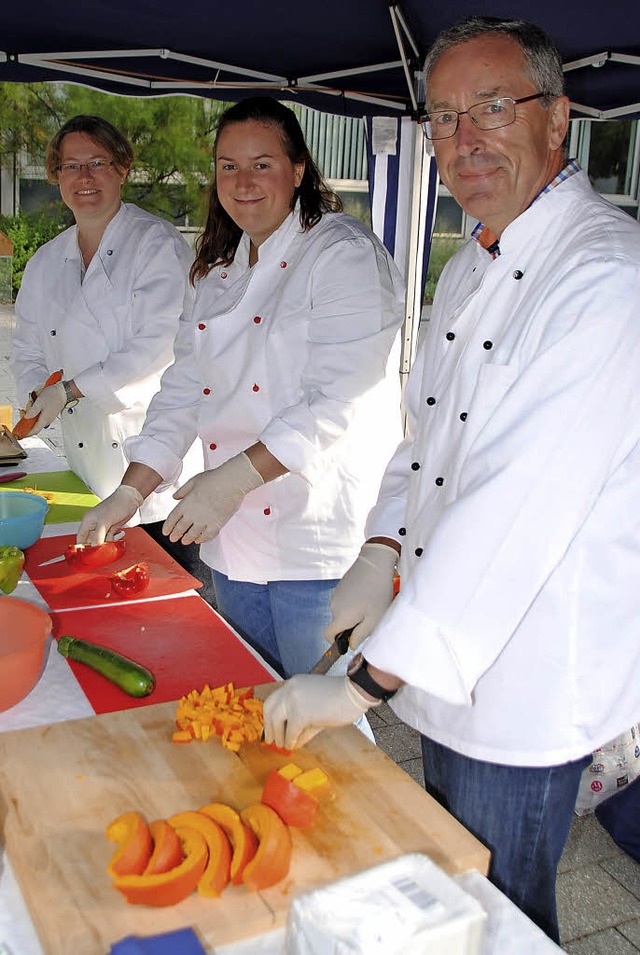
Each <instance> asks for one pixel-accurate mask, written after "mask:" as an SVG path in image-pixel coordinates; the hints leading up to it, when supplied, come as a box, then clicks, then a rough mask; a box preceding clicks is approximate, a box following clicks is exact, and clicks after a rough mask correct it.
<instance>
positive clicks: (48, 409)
mask: <svg viewBox="0 0 640 955" xmlns="http://www.w3.org/2000/svg"><path fill="white" fill-rule="evenodd" d="M66 403H67V394H66V392H65V390H64V385H63V384H62V382H61V381H58V382H56V384H55V385H48V386H47V387H46V388H43V389H42V391H41V392H40V394H39V395H38V397H37V398H36V400H35V401H34V402H33V404H32V405H31V407H29V406H27V408H28V410H27V414H28V415H29V417H30V418H35V419H36V421H35V423H34V425H33V427H32V429H31V431H30V432H29V435H28V437H30V436H31V435H33V434H38V432H39V431H42V429H43V428H46V427H47V425H50V424H51V422H52V421H55V419H56V418H57V417H58V415H59V414H60V412H61V411H62V409H63V408H64V406H65V405H66Z"/></svg>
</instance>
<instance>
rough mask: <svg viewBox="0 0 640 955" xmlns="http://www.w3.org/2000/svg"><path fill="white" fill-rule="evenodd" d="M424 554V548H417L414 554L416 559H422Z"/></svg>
mask: <svg viewBox="0 0 640 955" xmlns="http://www.w3.org/2000/svg"><path fill="white" fill-rule="evenodd" d="M423 553H424V548H422V547H416V549H415V550H414V554H415V555H416V557H422V554H423Z"/></svg>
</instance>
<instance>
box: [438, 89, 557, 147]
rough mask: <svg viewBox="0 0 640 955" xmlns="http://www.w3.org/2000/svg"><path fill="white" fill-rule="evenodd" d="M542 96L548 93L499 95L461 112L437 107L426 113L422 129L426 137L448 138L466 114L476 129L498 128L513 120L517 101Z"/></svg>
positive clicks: (525, 100) (527, 100) (528, 101)
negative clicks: (519, 95)
mask: <svg viewBox="0 0 640 955" xmlns="http://www.w3.org/2000/svg"><path fill="white" fill-rule="evenodd" d="M543 96H549V94H548V93H532V94H531V96H521V97H520V99H513V97H511V96H501V97H500V98H499V99H490V100H487V101H486V102H485V103H476V104H475V106H470V107H469V109H463V110H462V111H461V112H458V110H455V109H438V110H436V111H435V112H433V113H428V114H427V118H426V120H425V121H424V122H423V123H422V130H423V132H424V134H425V136H426V137H427V139H448V138H449V137H450V136H453V135H454V133H455V131H456V130H457V128H458V124H459V122H460V117H461V116H468V117H469V119H470V120H471V122H472V123H473V124H474V126H477V127H478V129H500V127H501V126H510V125H511V123H513V122H515V118H516V106H517V105H518V104H519V103H530V102H531V100H534V99H542V97H543Z"/></svg>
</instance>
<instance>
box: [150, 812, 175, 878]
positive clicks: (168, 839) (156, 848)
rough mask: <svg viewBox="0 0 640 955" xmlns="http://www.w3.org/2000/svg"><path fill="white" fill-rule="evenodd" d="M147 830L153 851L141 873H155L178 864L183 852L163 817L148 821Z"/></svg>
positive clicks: (165, 870)
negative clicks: (151, 840)
mask: <svg viewBox="0 0 640 955" xmlns="http://www.w3.org/2000/svg"><path fill="white" fill-rule="evenodd" d="M149 832H150V833H151V837H152V839H153V852H152V853H151V857H150V859H149V861H148V862H147V865H146V867H145V869H144V872H143V873H142V875H157V874H158V873H159V872H168V871H169V869H175V867H176V866H178V865H180V863H181V862H182V860H183V859H184V852H183V851H182V843H181V842H180V838H179V836H178V833H177V832H176V831H175V829H174V828H173V826H172V825H170V824H169V823H168V822H167V821H166V820H165V819H156V820H154V822H150V823H149Z"/></svg>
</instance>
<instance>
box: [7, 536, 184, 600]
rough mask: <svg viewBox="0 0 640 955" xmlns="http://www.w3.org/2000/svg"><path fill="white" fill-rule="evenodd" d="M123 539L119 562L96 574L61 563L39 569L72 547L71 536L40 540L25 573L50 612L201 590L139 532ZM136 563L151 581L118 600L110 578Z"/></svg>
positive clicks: (30, 551) (28, 554)
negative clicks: (144, 566)
mask: <svg viewBox="0 0 640 955" xmlns="http://www.w3.org/2000/svg"><path fill="white" fill-rule="evenodd" d="M125 540H126V542H127V548H126V550H125V553H124V556H123V557H121V558H120V560H117V561H114V563H113V564H107V566H106V567H98V568H97V569H96V570H86V571H77V570H72V569H71V567H69V565H68V564H67V562H66V560H61V561H59V562H58V563H57V564H50V565H49V566H48V567H41V566H40V565H41V564H42V563H44V562H45V561H47V560H50V559H51V558H52V557H59V556H60V554H64V552H65V549H66V547H67V546H68V545H69V544H75V542H76V538H75V536H74V535H72V534H67V535H63V536H60V537H41V538H40V540H39V541H36V543H35V544H33V546H32V547H29V548H28V550H27V551H26V554H25V557H26V563H25V570H26V572H27V574H28V575H29V577H30V578H31V581H32V583H33V584H34V585H35V587H36V588H37V589H38V590H39V592H40V593H41V594H42V596H43V597H44V599H45V600H46V602H47V604H48V605H49V607H50V608H51V610H71V609H73V608H74V607H96V606H104V605H105V604H121V603H132V602H133V601H138V600H147V599H148V598H150V597H165V596H168V595H169V594H179V593H184V592H185V591H187V590H194V589H197V588H198V587H202V581H200V580H197V579H196V578H195V577H192V575H191V574H190V573H188V572H187V571H186V570H184V568H182V567H181V566H180V564H178V563H177V562H176V561H175V560H174V559H173V557H171V556H170V555H169V554H167V552H166V551H164V550H163V549H162V547H160V545H159V544H157V543H156V541H154V540H153V539H152V538H151V537H149V535H148V534H147V532H146V531H144V530H143V529H142V528H141V527H130V528H128V529H127V531H126V537H125ZM141 560H144V561H146V562H147V564H148V565H149V571H150V580H149V586H148V587H147V589H146V590H145V591H143V592H142V593H141V594H137V595H136V596H134V597H118V596H117V595H116V594H114V593H112V592H111V588H110V586H109V578H110V576H111V575H112V574H114V573H115V572H116V571H118V570H124V569H125V567H130V566H131V565H132V564H136V563H138V561H141Z"/></svg>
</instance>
